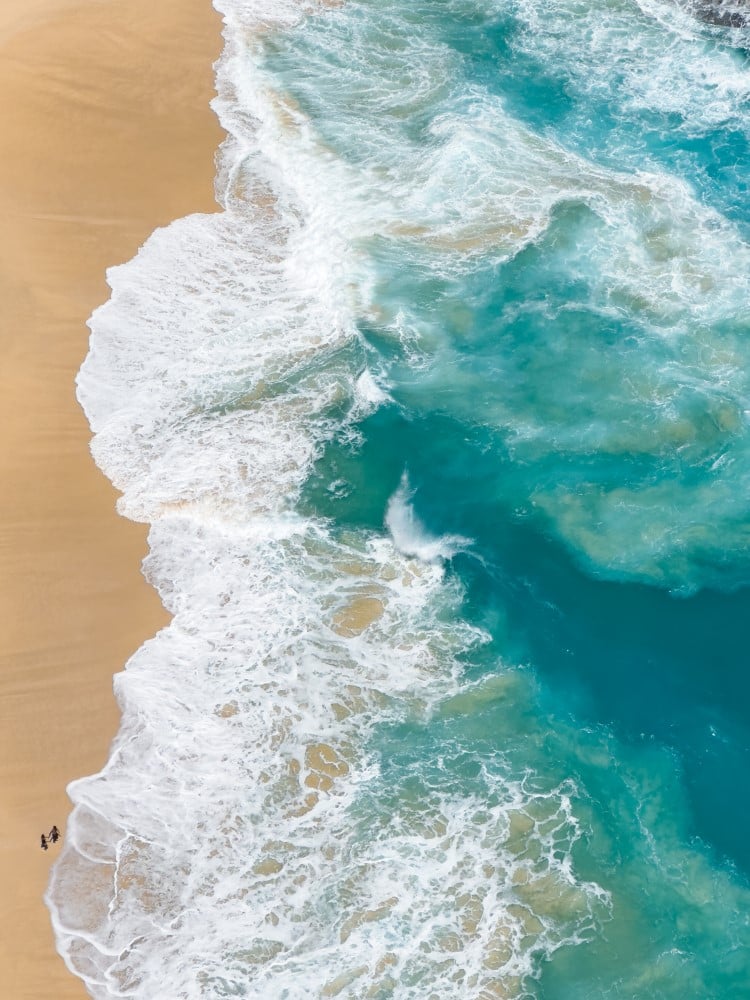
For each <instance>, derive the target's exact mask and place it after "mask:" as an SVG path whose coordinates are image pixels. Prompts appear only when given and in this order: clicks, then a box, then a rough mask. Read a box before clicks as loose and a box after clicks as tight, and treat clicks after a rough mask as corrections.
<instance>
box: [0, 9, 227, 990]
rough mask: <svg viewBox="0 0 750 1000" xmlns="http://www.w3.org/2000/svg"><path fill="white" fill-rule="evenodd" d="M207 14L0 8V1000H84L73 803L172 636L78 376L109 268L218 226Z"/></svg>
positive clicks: (213, 24)
mask: <svg viewBox="0 0 750 1000" xmlns="http://www.w3.org/2000/svg"><path fill="white" fill-rule="evenodd" d="M219 29H220V22H219V18H218V16H217V15H216V13H215V12H214V11H213V10H212V8H211V4H210V0H158V2H154V0H117V2H116V3H115V2H102V0H88V2H72V0H4V2H3V4H2V5H1V7H0V122H2V137H1V138H0V335H1V336H2V373H1V374H0V560H1V563H0V623H1V625H0V996H2V997H3V998H4V1000H67V998H78V1000H82V998H83V997H84V996H85V995H86V993H85V990H84V988H83V986H82V984H81V983H80V982H79V981H78V980H77V979H75V978H73V977H72V976H71V975H70V974H69V973H68V972H67V970H66V969H65V966H64V964H63V962H62V960H61V959H60V958H59V956H57V954H56V952H55V950H54V942H53V936H52V930H51V927H50V924H49V919H48V914H47V911H46V909H45V907H44V905H43V903H42V894H43V892H44V889H45V887H46V883H47V878H48V871H49V866H50V864H51V862H52V861H53V860H54V858H55V856H56V854H57V851H58V849H59V845H57V846H56V847H52V848H51V849H50V850H49V851H48V852H46V853H45V852H43V851H42V850H41V849H40V846H39V836H40V834H41V833H42V831H44V830H48V829H49V828H50V826H51V825H52V824H53V823H56V824H57V825H58V826H59V827H61V828H62V829H63V831H64V828H65V822H66V816H67V812H68V809H69V803H68V800H67V797H66V796H65V786H66V784H67V782H68V781H70V780H71V779H73V778H76V777H80V776H82V775H84V774H88V773H91V772H93V771H96V770H98V769H99V768H100V767H101V765H102V764H103V763H104V761H105V759H106V756H107V749H108V745H109V742H110V740H111V738H112V736H113V735H114V732H115V730H116V726H117V710H116V705H115V703H114V700H113V698H112V682H111V677H112V674H113V673H114V672H115V671H117V670H119V669H120V668H121V667H122V665H123V664H124V662H125V660H126V659H127V657H128V656H129V655H130V654H131V653H132V652H133V651H134V650H135V649H136V648H137V647H138V646H139V645H140V644H141V642H142V641H143V640H144V639H145V638H147V637H148V636H149V635H151V634H152V633H153V632H154V631H155V630H156V629H157V628H158V627H159V626H160V625H161V624H163V623H164V621H165V612H164V610H163V609H162V608H161V606H160V604H159V602H158V599H157V597H156V595H155V594H154V593H153V592H152V591H151V590H150V589H149V587H148V586H147V585H146V583H145V582H144V581H143V579H142V578H141V576H140V573H139V563H140V560H141V558H142V557H143V555H144V553H145V532H144V529H143V528H142V527H141V526H138V525H134V524H130V523H128V522H126V521H123V520H122V519H120V518H118V517H117V516H116V514H115V512H114V502H115V495H114V492H113V490H112V488H111V487H110V485H109V483H108V482H107V481H106V480H105V479H104V477H103V476H102V475H101V473H99V471H98V470H97V469H96V467H95V466H94V464H93V461H92V460H91V458H90V455H89V452H88V440H89V432H88V427H87V425H86V422H85V420H84V418H83V415H82V414H81V412H80V411H79V409H78V407H77V404H76V402H75V398H74V385H73V380H74V376H75V373H76V371H77V369H78V367H79V366H80V363H81V361H82V359H83V357H84V355H85V353H86V344H87V338H88V330H87V329H86V327H85V325H84V324H85V320H86V318H87V316H88V315H89V314H90V312H91V311H92V309H93V308H94V307H95V306H96V305H98V304H99V303H100V302H102V301H104V300H105V299H106V298H107V289H106V286H105V283H104V271H105V268H106V267H107V266H109V265H111V264H115V263H119V262H121V261H123V260H127V259H128V258H129V257H131V256H132V255H133V254H134V252H135V251H136V249H137V247H138V246H139V245H140V244H141V243H142V242H143V241H144V239H145V238H146V237H147V236H148V234H149V233H150V232H151V231H152V230H153V229H154V228H155V227H156V226H157V225H163V224H165V223H167V222H169V221H170V220H171V219H173V218H177V217H179V216H182V215H186V214H188V213H189V212H192V211H212V210H213V209H214V208H215V205H214V202H213V191H212V180H213V154H214V150H215V148H216V146H217V145H218V143H219V141H220V139H221V133H220V130H219V128H218V125H217V124H216V121H215V119H214V117H213V115H212V113H211V112H210V110H209V108H208V101H209V100H210V97H211V96H212V93H213V74H212V70H211V63H212V61H213V59H215V58H216V56H217V55H218V52H219V50H220V38H219Z"/></svg>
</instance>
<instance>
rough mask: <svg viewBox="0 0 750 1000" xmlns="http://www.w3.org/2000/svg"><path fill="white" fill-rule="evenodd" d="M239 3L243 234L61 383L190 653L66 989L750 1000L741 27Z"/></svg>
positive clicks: (590, 13)
mask: <svg viewBox="0 0 750 1000" xmlns="http://www.w3.org/2000/svg"><path fill="white" fill-rule="evenodd" d="M217 6H218V7H220V8H221V9H222V11H223V13H224V15H225V22H226V32H225V35H226V41H227V48H226V50H225V53H224V56H223V57H222V60H221V61H220V63H219V65H218V93H219V97H218V99H217V101H216V102H215V108H216V111H217V113H218V114H219V117H220V119H221V121H222V124H223V125H224V127H225V128H226V129H227V131H228V133H229V136H230V138H229V139H228V141H227V143H226V144H225V146H224V148H223V150H222V152H221V155H220V157H219V172H218V178H217V192H218V195H219V199H220V201H221V204H222V207H223V212H221V213H219V214H217V215H215V216H192V217H188V218H187V219H184V220H180V221H179V222H177V223H175V224H173V226H171V227H169V228H168V229H166V230H162V231H158V232H156V233H155V234H154V235H153V236H152V238H151V239H150V240H149V241H148V243H147V244H146V246H145V247H144V248H143V249H142V251H141V252H140V253H139V255H138V257H137V258H136V259H135V260H134V261H132V262H131V263H130V264H128V265H125V266H124V267H122V268H117V269H114V270H113V271H111V272H110V274H109V281H110V284H111V287H112V292H113V294H112V298H111V300H110V302H109V303H108V304H107V305H105V306H104V307H102V308H101V309H100V310H98V311H97V313H95V314H94V316H93V317H92V319H91V328H92V342H91V353H90V354H89V357H88V358H87V360H86V363H85V364H84V367H83V369H82V371H81V373H80V375H79V396H80V398H81V400H82V403H83V405H84V408H85V409H86V412H87V414H88V417H89V420H90V423H91V425H92V428H93V430H94V432H95V439H94V445H93V450H94V455H95V457H96V459H97V461H98V462H99V464H100V465H101V466H102V468H103V469H104V470H105V472H106V473H107V474H108V475H109V476H110V478H111V479H112V480H113V481H114V482H115V484H116V485H117V487H118V488H119V489H120V491H121V492H122V494H123V497H122V500H121V501H120V506H121V510H122V512H123V513H124V514H126V515H127V516H130V517H133V518H136V519H139V520H144V521H148V522H149V523H150V524H151V526H152V527H151V534H150V547H151V551H150V555H149V557H148V559H147V560H146V565H145V569H146V574H147V576H148V578H149V580H150V581H151V582H152V583H153V585H154V586H155V587H156V588H157V589H158V590H159V593H160V595H161V597H162V599H163V601H164V603H165V605H166V606H167V608H168V609H169V610H170V611H171V612H172V614H173V615H174V621H173V623H172V624H171V625H170V626H169V628H167V629H165V630H163V631H162V632H161V633H160V634H159V635H158V636H156V637H155V638H154V639H152V640H150V641H149V642H147V643H146V644H145V645H144V646H143V647H142V649H141V650H139V652H138V653H137V654H136V656H135V657H134V658H133V659H132V660H131V661H130V663H129V664H128V665H127V669H126V670H125V671H124V672H123V673H122V674H121V675H118V677H117V678H116V691H117V694H118V698H119V700H120V704H121V707H122V710H123V723H122V727H121V731H120V733H119V734H118V738H117V740H116V742H115V745H114V748H113V753H112V756H111V758H110V761H109V762H108V764H107V766H106V767H105V768H104V770H103V771H102V772H101V774H99V775H96V776H94V777H92V778H87V779H82V780H81V781H79V782H75V783H74V784H73V785H72V786H71V788H70V794H71V797H72V798H73V801H74V803H75V807H76V808H75V811H74V814H73V819H72V821H71V827H70V830H69V832H68V837H67V839H66V846H65V851H64V853H63V855H62V858H61V861H60V862H59V863H58V865H57V866H56V868H55V874H54V875H53V880H52V883H51V886H50V890H49V893H48V902H49V904H50V908H51V910H52V913H53V921H54V924H55V928H56V933H57V939H58V945H59V947H60V948H61V950H62V951H63V953H64V954H65V955H66V958H67V960H68V962H69V964H70V966H71V968H73V969H74V970H75V971H76V972H77V974H78V975H80V976H81V977H82V978H83V979H84V981H85V982H86V985H87V987H88V989H89V991H90V992H91V994H92V995H93V996H94V997H96V998H101V1000H107V998H110V997H114V996H131V997H137V998H139V1000H154V998H155V997H159V998H166V1000H183V998H184V1000H204V998H211V1000H213V998H216V997H226V996H245V997H253V998H256V997H257V998H263V1000H272V998H273V1000H275V998H278V1000H298V998H299V1000H302V998H308V997H314V996H317V997H331V996H342V997H347V998H352V1000H354V998H356V1000H359V998H365V997H375V998H377V1000H391V998H393V1000H453V998H465V1000H469V998H471V1000H475V998H477V1000H490V998H511V997H512V998H516V997H537V998H540V1000H563V998H565V1000H583V998H591V1000H594V998H596V1000H600V998H605V997H607V998H622V1000H625V998H628V1000H631V998H638V1000H647V998H654V1000H668V998H674V1000H685V998H695V1000H709V998H711V1000H728V998H733V1000H734V998H742V997H748V998H750V973H749V971H748V970H749V969H750V962H749V961H748V955H749V954H750V951H749V948H750V916H748V914H750V905H749V904H750V885H749V884H748V880H749V879H750V840H749V839H748V830H749V828H750V797H749V796H748V780H747V775H748V773H749V768H750V711H749V710H748V705H749V704H750V698H749V696H750V674H748V671H747V654H746V641H745V623H746V620H747V618H746V616H747V615H748V611H749V610H750V589H749V588H750V518H749V515H750V245H748V237H749V236H750V203H749V202H748V199H747V190H748V180H749V179H750V174H749V173H748V172H749V171H750V160H749V159H748V155H747V153H748V139H749V136H750V131H749V126H750V64H749V63H748V54H747V53H748V51H750V35H748V29H746V28H741V27H740V28H721V27H720V26H715V25H709V24H706V23H704V22H703V21H701V20H700V19H699V18H698V17H697V16H695V13H694V11H692V10H691V8H690V6H689V5H688V4H687V2H686V3H685V4H681V3H677V2H671V0H664V2H660V0H641V2H635V0H612V2H609V3H604V4H602V3H599V4H594V3H592V2H589V0H552V2H544V3H542V2H541V0H516V2H502V0H417V2H412V3H409V4H406V3H404V2H403V0H346V2H344V3H343V4H342V5H341V6H338V7H336V6H333V7H328V6H326V7H317V6H316V7H314V8H312V7H311V8H309V9H308V8H300V7H299V6H297V5H296V4H289V5H286V6H285V5H283V4H281V3H273V2H269V3H268V4H266V5H265V6H264V5H262V4H261V3H260V0H259V2H258V4H257V5H247V4H244V3H239V2H234V0H220V2H219V0H217ZM250 6H252V10H251V9H250ZM256 8H257V9H256ZM186 830H189V831H191V832H193V833H194V836H191V837H188V838H186V836H185V831H186ZM82 889H85V892H82V891H81V890H82Z"/></svg>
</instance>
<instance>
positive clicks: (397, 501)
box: [385, 472, 472, 563]
mask: <svg viewBox="0 0 750 1000" xmlns="http://www.w3.org/2000/svg"><path fill="white" fill-rule="evenodd" d="M413 497H414V491H413V490H412V489H411V487H410V485H409V476H408V474H407V473H406V472H404V473H403V475H402V476H401V482H400V484H399V487H398V489H397V490H396V492H395V493H394V494H393V496H392V497H391V498H390V500H389V501H388V507H387V509H386V515H385V523H386V527H387V528H388V531H389V532H390V535H391V538H392V539H393V543H394V545H395V546H396V548H397V549H398V550H399V552H403V553H404V555H407V556H416V557H417V559H421V560H422V561H423V562H427V563H434V562H438V561H440V560H442V559H452V558H453V556H455V555H456V554H457V553H458V552H461V551H462V550H463V549H466V548H467V547H468V546H470V545H471V544H472V541H471V539H470V538H465V537H464V536H463V535H439V536H437V535H431V534H430V532H429V531H427V529H426V528H425V526H424V525H423V524H422V522H421V521H420V519H419V518H418V517H417V514H416V512H415V510H414V505H413V504H412V502H411V501H412V499H413Z"/></svg>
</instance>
